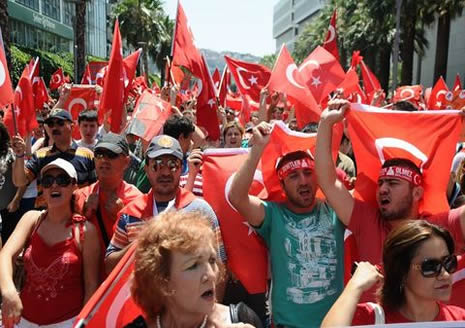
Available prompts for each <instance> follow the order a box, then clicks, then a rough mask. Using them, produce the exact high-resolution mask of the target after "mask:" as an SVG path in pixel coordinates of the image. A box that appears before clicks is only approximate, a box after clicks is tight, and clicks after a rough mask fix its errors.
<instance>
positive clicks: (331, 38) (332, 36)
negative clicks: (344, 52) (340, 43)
mask: <svg viewBox="0 0 465 328" xmlns="http://www.w3.org/2000/svg"><path fill="white" fill-rule="evenodd" d="M336 19H337V12H336V9H334V12H333V16H332V17H331V21H330V22H329V28H328V34H326V39H325V42H324V43H323V48H325V49H326V50H327V51H328V52H330V53H331V54H332V55H333V56H334V58H336V60H337V61H338V62H339V50H338V49H337V32H336Z"/></svg>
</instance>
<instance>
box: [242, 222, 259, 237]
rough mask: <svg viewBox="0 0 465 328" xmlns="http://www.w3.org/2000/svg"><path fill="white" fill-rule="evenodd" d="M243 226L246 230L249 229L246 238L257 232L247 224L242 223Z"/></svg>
mask: <svg viewBox="0 0 465 328" xmlns="http://www.w3.org/2000/svg"><path fill="white" fill-rule="evenodd" d="M242 224H243V225H245V226H246V227H247V228H249V231H248V233H247V236H250V235H251V234H253V233H254V234H257V232H256V231H255V229H254V228H253V227H252V226H251V225H250V224H249V222H245V221H244V222H242Z"/></svg>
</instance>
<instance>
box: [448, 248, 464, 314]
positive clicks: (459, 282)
mask: <svg viewBox="0 0 465 328" xmlns="http://www.w3.org/2000/svg"><path fill="white" fill-rule="evenodd" d="M452 281H453V285H452V295H451V298H450V300H449V302H447V303H449V304H452V305H456V306H460V307H462V308H464V309H465V297H464V295H465V256H463V255H460V256H458V266H457V271H456V272H455V273H454V274H453V276H452Z"/></svg>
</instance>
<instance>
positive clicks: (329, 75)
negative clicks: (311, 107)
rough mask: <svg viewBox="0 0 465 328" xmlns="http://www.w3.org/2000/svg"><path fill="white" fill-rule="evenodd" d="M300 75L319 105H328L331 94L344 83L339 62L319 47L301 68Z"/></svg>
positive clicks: (343, 73)
mask: <svg viewBox="0 0 465 328" xmlns="http://www.w3.org/2000/svg"><path fill="white" fill-rule="evenodd" d="M299 73H300V76H301V77H302V80H303V81H304V83H305V85H306V86H307V87H308V89H309V90H310V91H311V93H312V95H313V97H314V98H315V101H316V102H317V103H318V104H322V103H323V104H326V102H327V99H328V95H329V93H330V92H332V91H334V90H336V88H337V87H338V85H339V84H341V83H342V81H344V78H345V75H346V74H345V72H344V70H343V69H342V67H341V64H339V61H338V60H337V59H336V58H335V57H334V56H333V55H332V54H331V53H329V52H328V51H327V50H326V49H325V48H323V47H317V48H316V49H315V50H314V51H313V52H312V53H311V54H310V55H309V56H308V57H307V58H305V60H304V61H303V62H302V64H301V65H300V66H299Z"/></svg>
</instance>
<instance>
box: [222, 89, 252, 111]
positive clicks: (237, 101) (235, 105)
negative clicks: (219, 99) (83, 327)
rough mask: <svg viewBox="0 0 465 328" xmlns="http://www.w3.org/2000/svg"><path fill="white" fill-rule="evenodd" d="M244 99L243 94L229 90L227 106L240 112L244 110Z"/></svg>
mask: <svg viewBox="0 0 465 328" xmlns="http://www.w3.org/2000/svg"><path fill="white" fill-rule="evenodd" d="M249 99H250V98H249ZM242 100H243V98H242V95H237V96H236V95H235V94H233V93H232V92H228V94H227V95H226V107H228V108H231V109H234V110H235V111H238V112H240V111H241V110H242Z"/></svg>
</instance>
